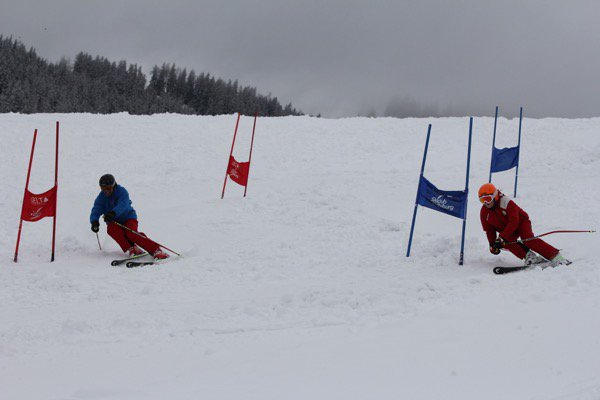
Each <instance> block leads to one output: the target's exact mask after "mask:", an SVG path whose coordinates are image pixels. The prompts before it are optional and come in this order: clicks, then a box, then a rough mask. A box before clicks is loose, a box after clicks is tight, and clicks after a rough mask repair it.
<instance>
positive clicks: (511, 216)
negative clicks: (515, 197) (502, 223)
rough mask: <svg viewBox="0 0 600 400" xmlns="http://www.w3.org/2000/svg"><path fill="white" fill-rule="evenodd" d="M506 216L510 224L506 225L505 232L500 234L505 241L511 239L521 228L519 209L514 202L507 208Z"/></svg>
mask: <svg viewBox="0 0 600 400" xmlns="http://www.w3.org/2000/svg"><path fill="white" fill-rule="evenodd" d="M506 214H507V218H508V224H506V227H505V228H504V230H503V231H502V232H500V236H502V237H503V238H504V239H506V238H509V237H510V236H511V235H512V234H513V233H515V231H516V230H517V228H518V227H519V208H518V207H517V206H516V205H515V203H514V202H513V201H512V200H511V201H510V202H509V203H508V206H506Z"/></svg>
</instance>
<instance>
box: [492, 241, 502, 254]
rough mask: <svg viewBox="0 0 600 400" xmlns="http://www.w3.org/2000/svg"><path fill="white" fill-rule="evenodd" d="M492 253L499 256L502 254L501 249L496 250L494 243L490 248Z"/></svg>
mask: <svg viewBox="0 0 600 400" xmlns="http://www.w3.org/2000/svg"><path fill="white" fill-rule="evenodd" d="M490 253H492V254H493V255H495V256H497V255H498V254H500V249H497V248H495V247H494V243H492V244H491V246H490Z"/></svg>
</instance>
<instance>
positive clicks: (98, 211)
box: [90, 193, 103, 223]
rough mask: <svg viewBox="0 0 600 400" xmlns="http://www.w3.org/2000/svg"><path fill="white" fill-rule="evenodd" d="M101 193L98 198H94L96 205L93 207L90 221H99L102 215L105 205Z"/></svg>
mask: <svg viewBox="0 0 600 400" xmlns="http://www.w3.org/2000/svg"><path fill="white" fill-rule="evenodd" d="M100 195H102V193H100ZM100 195H98V197H96V200H94V206H93V207H92V212H91V213H90V223H92V222H94V221H98V220H99V219H100V216H101V215H102V211H103V207H102V201H101V199H100Z"/></svg>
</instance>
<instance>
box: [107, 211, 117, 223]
mask: <svg viewBox="0 0 600 400" xmlns="http://www.w3.org/2000/svg"><path fill="white" fill-rule="evenodd" d="M116 215H117V213H116V212H114V211H109V212H107V213H106V214H104V222H106V223H107V224H108V223H109V222H112V221H113V220H114V219H115V217H116Z"/></svg>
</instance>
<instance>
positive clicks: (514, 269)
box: [494, 260, 572, 275]
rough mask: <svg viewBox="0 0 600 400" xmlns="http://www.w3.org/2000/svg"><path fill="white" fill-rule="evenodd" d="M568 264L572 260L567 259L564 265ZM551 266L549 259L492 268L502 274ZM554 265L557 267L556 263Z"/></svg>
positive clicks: (495, 272) (496, 272)
mask: <svg viewBox="0 0 600 400" xmlns="http://www.w3.org/2000/svg"><path fill="white" fill-rule="evenodd" d="M570 264H572V262H571V261H568V260H567V262H566V263H565V264H564V265H570ZM559 265H562V264H559ZM551 266H552V265H551V264H550V261H547V262H543V263H537V264H531V265H520V266H517V267H496V268H494V274H496V275H504V274H510V273H511V272H517V271H523V270H525V269H534V268H536V267H541V268H542V269H546V268H548V267H551ZM556 267H558V265H557V266H556Z"/></svg>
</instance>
